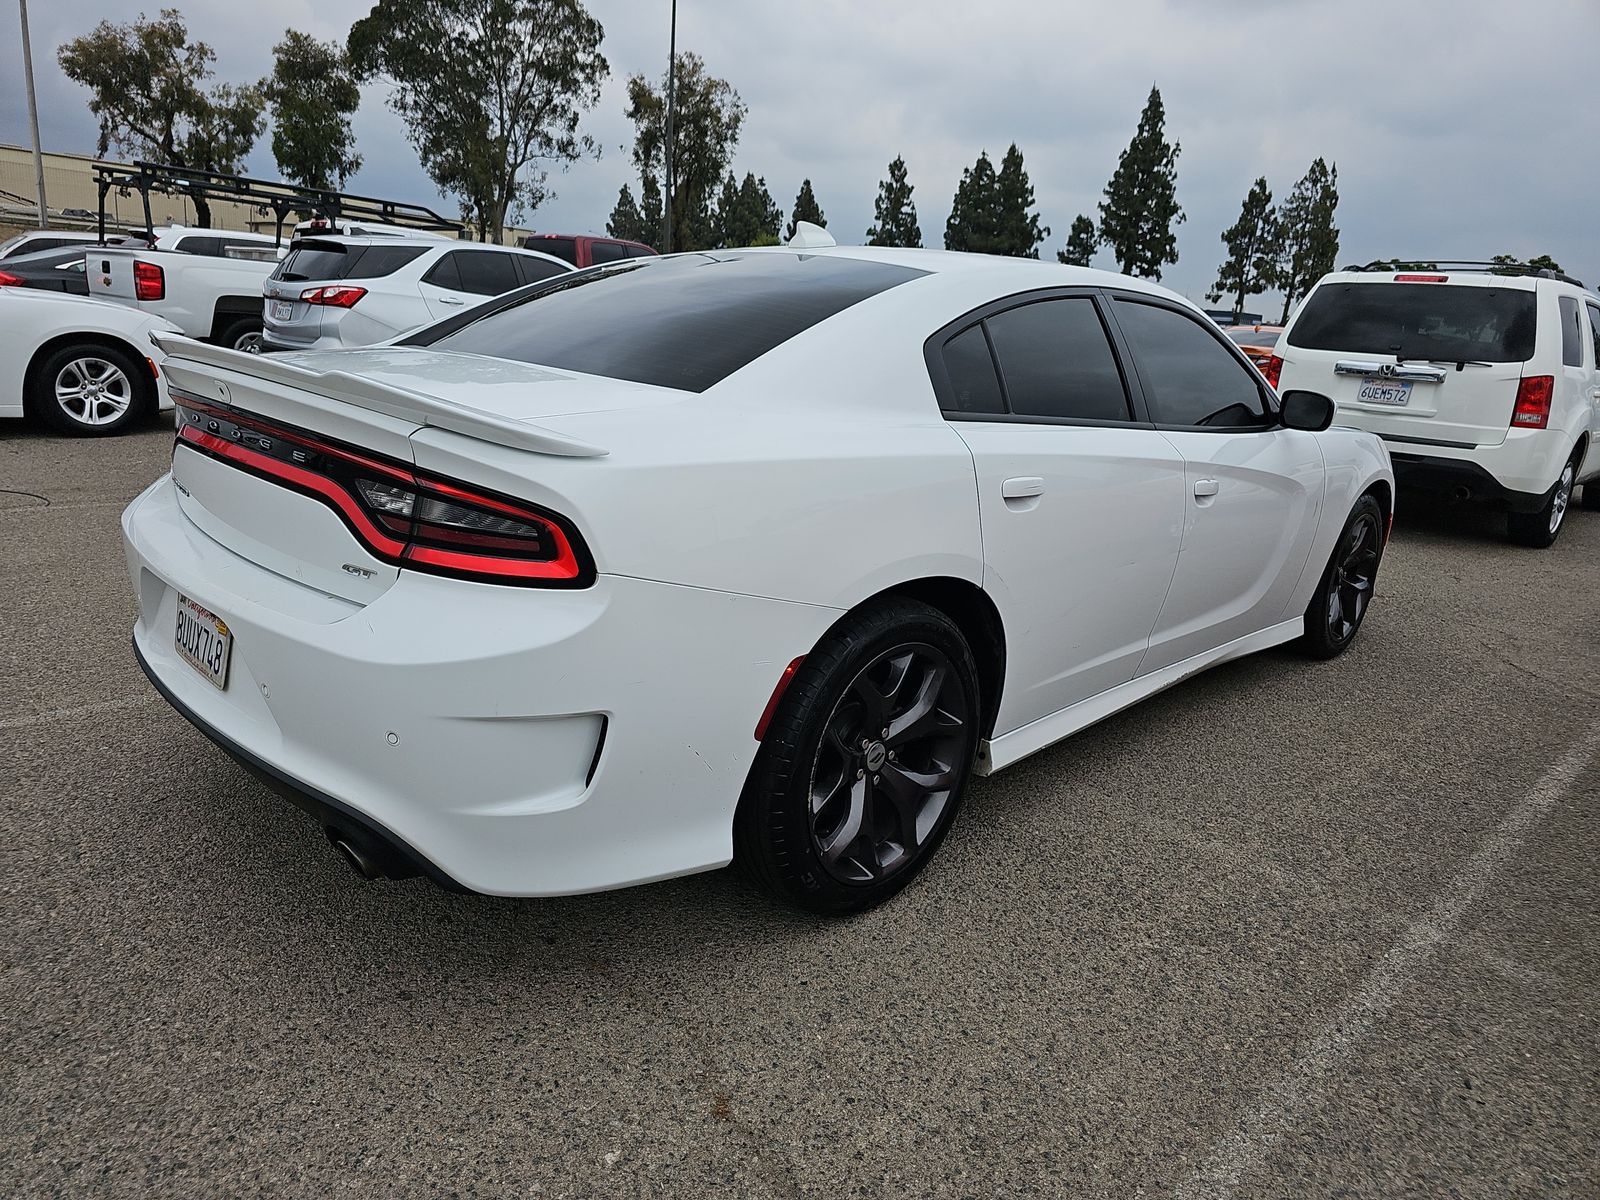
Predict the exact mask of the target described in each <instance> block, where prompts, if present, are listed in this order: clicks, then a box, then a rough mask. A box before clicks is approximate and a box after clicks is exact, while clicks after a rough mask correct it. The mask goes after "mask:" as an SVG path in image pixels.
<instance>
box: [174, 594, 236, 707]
mask: <svg viewBox="0 0 1600 1200" xmlns="http://www.w3.org/2000/svg"><path fill="white" fill-rule="evenodd" d="M172 644H173V645H174V646H175V647H177V650H178V653H179V654H181V655H182V656H183V658H184V659H185V661H187V662H188V664H189V665H190V666H191V667H193V668H194V669H195V670H196V671H199V672H200V674H202V675H204V676H205V677H206V678H207V679H208V680H210V681H211V683H212V684H213V685H214V686H215V687H216V688H217V689H218V690H219V691H220V690H223V689H225V688H226V687H227V686H228V659H229V658H230V657H232V655H233V634H232V633H230V632H229V631H228V626H227V623H226V622H224V621H223V619H222V618H221V617H219V616H217V614H216V613H214V612H212V611H211V610H210V609H208V608H202V607H201V606H200V605H198V604H196V603H195V602H194V601H193V600H191V599H189V597H187V596H182V595H180V596H179V597H178V627H177V629H176V630H175V631H174V633H173V637H172Z"/></svg>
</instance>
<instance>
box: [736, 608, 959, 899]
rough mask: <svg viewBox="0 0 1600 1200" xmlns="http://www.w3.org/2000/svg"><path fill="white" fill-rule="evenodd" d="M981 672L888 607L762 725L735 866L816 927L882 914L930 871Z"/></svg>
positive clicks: (916, 618) (816, 658) (821, 651)
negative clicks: (817, 919)
mask: <svg viewBox="0 0 1600 1200" xmlns="http://www.w3.org/2000/svg"><path fill="white" fill-rule="evenodd" d="M981 711H982V709H981V705H980V704H979V694H978V686H977V667H976V664H975V663H974V661H973V658H972V651H971V649H970V648H969V647H968V645H967V642H966V639H965V638H963V637H962V635H961V631H960V630H959V629H958V628H957V627H956V625H955V623H954V622H953V621H951V619H950V618H949V617H947V616H946V615H945V614H944V613H942V612H940V611H939V610H938V609H935V608H932V607H930V606H929V605H926V604H922V603H920V602H918V601H914V600H907V599H892V600H889V601H887V602H883V603H879V604H875V605H873V606H872V607H870V608H867V609H863V610H860V611H858V612H855V613H851V614H850V615H849V616H847V617H846V618H844V619H843V620H842V621H840V623H839V624H838V625H836V626H835V627H834V628H833V629H832V630H831V631H830V632H829V633H828V634H827V635H826V636H825V637H824V638H823V639H822V641H821V642H820V643H819V644H818V645H817V646H816V648H815V649H813V650H812V651H811V653H810V654H809V655H808V656H807V657H806V659H805V662H804V663H803V664H802V666H801V668H800V670H799V671H798V672H797V673H796V675H795V677H794V679H793V681H792V682H791V683H790V685H789V688H788V690H787V691H786V692H785V693H784V695H783V698H782V700H781V702H780V703H779V705H778V708H777V710H776V712H775V713H774V715H773V718H772V720H771V722H770V723H769V725H768V727H767V730H766V736H765V738H764V740H763V742H762V745H761V749H760V751H759V752H758V753H757V755H756V761H755V765H754V766H753V767H752V768H751V772H750V778H749V780H748V781H747V782H746V785H745V790H744V794H743V796H742V797H741V798H740V802H739V809H738V812H737V814H736V816H735V820H734V858H735V861H736V862H737V863H738V864H739V865H740V867H741V868H742V869H743V870H744V871H745V872H746V873H747V874H748V875H750V876H752V877H753V878H754V879H755V880H756V882H758V883H760V884H761V885H762V886H764V887H765V888H767V889H768V890H769V891H771V892H772V893H774V894H775V895H776V896H777V897H778V898H779V899H782V900H785V901H787V902H789V903H791V904H793V905H795V906H797V907H800V908H804V909H808V910H810V911H812V912H820V913H834V914H839V913H849V912H858V911H861V910H863V909H867V908H871V907H872V906H874V905H876V904H879V903H881V902H883V901H884V900H886V899H888V898H889V897H890V896H892V895H894V893H896V892H897V891H899V890H900V889H901V888H903V887H904V886H905V885H906V884H907V883H908V882H910V880H911V879H912V877H913V876H915V875H916V873H917V872H918V871H919V870H920V869H921V868H922V866H923V865H924V864H925V863H926V862H927V861H928V859H929V858H930V857H932V855H933V853H934V851H935V850H937V848H938V846H939V843H940V842H941V841H942V840H943V839H944V836H945V833H946V832H947V831H948V830H949V828H950V825H951V822H952V821H953V820H954V818H955V815H956V812H957V810H958V809H959V807H960V802H961V795H962V792H963V790H964V788H965V786H966V781H967V777H968V775H969V774H970V773H971V770H972V763H973V760H974V758H975V756H976V754H977V748H978V739H979V736H980V733H979V714H980V712H981Z"/></svg>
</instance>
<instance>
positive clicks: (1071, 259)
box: [1056, 214, 1100, 267]
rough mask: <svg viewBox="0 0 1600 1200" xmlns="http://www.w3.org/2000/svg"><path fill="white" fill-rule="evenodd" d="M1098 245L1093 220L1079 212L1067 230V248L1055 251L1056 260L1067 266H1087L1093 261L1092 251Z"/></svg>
mask: <svg viewBox="0 0 1600 1200" xmlns="http://www.w3.org/2000/svg"><path fill="white" fill-rule="evenodd" d="M1099 245H1100V239H1099V238H1098V237H1097V236H1096V235H1095V231H1094V222H1093V221H1091V220H1090V219H1089V218H1088V217H1086V216H1083V215H1081V214H1080V215H1078V216H1076V217H1074V218H1073V219H1072V228H1071V229H1069V230H1068V231H1067V248H1066V249H1065V250H1057V251H1056V261H1057V262H1061V263H1066V265H1067V266H1069V267H1087V266H1088V265H1089V264H1090V263H1091V262H1093V261H1094V252H1095V250H1096V248H1097V247H1098V246H1099Z"/></svg>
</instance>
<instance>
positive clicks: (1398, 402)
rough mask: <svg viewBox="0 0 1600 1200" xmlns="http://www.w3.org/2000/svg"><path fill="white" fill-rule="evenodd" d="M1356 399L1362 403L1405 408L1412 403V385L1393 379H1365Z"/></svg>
mask: <svg viewBox="0 0 1600 1200" xmlns="http://www.w3.org/2000/svg"><path fill="white" fill-rule="evenodd" d="M1356 399H1357V400H1359V401H1361V403H1362V404H1387V405H1388V406H1389V407H1390V408H1404V407H1405V406H1406V405H1408V404H1410V403H1411V385H1410V384H1409V383H1396V382H1395V381H1394V380H1392V379H1363V380H1362V381H1361V390H1360V391H1359V392H1357V393H1356Z"/></svg>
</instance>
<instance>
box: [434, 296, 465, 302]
mask: <svg viewBox="0 0 1600 1200" xmlns="http://www.w3.org/2000/svg"><path fill="white" fill-rule="evenodd" d="M439 303H440V304H465V303H466V301H465V300H463V299H461V298H460V297H459V296H440V297H439Z"/></svg>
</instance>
